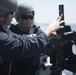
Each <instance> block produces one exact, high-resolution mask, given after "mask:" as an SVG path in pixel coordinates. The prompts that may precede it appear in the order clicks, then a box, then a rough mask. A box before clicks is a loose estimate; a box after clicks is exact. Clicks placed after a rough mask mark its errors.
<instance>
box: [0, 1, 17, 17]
mask: <svg viewBox="0 0 76 75" xmlns="http://www.w3.org/2000/svg"><path fill="white" fill-rule="evenodd" d="M17 6H18V2H17V0H0V15H1V16H2V15H5V14H6V13H8V12H15V11H16V10H17Z"/></svg>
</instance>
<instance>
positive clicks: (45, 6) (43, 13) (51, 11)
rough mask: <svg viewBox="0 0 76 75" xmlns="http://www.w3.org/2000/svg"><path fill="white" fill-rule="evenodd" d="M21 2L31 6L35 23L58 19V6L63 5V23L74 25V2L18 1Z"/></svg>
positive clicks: (75, 3) (75, 12)
mask: <svg viewBox="0 0 76 75" xmlns="http://www.w3.org/2000/svg"><path fill="white" fill-rule="evenodd" d="M22 2H29V3H31V4H32V5H33V7H34V10H35V21H36V22H37V23H49V22H51V21H53V20H54V19H55V18H56V17H58V15H59V11H58V5H60V4H64V15H65V23H76V0H18V3H22Z"/></svg>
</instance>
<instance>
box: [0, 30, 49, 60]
mask: <svg viewBox="0 0 76 75" xmlns="http://www.w3.org/2000/svg"><path fill="white" fill-rule="evenodd" d="M47 43H48V38H47V36H46V35H45V33H43V32H42V31H41V32H39V33H38V34H37V35H36V36H34V37H30V36H27V35H25V36H20V35H13V36H12V35H10V34H7V33H4V32H0V55H1V56H3V57H7V58H9V59H23V58H28V57H31V56H34V55H36V54H38V53H40V52H42V50H43V48H44V47H45V45H46V44H47Z"/></svg>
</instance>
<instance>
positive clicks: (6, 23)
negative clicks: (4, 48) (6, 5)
mask: <svg viewBox="0 0 76 75" xmlns="http://www.w3.org/2000/svg"><path fill="white" fill-rule="evenodd" d="M8 16H9V14H6V15H5V20H4V27H5V28H7V26H8V21H7V20H8Z"/></svg>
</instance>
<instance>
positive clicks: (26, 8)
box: [15, 3, 34, 21]
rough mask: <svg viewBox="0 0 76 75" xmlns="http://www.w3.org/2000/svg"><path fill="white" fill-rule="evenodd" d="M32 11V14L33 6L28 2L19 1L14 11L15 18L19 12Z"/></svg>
mask: <svg viewBox="0 0 76 75" xmlns="http://www.w3.org/2000/svg"><path fill="white" fill-rule="evenodd" d="M27 12H33V15H34V8H33V6H32V5H31V4H30V3H21V4H19V5H18V11H17V12H16V13H15V19H16V20H17V21H18V17H19V15H20V14H23V13H27Z"/></svg>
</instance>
